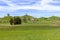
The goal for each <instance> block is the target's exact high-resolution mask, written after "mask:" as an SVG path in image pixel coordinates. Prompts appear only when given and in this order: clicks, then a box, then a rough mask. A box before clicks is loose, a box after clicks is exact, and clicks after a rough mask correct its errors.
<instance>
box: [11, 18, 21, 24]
mask: <svg viewBox="0 0 60 40" xmlns="http://www.w3.org/2000/svg"><path fill="white" fill-rule="evenodd" d="M10 24H11V25H12V24H14V25H16V24H21V19H20V18H19V17H14V18H11V19H10Z"/></svg>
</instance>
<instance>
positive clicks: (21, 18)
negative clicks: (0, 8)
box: [0, 14, 60, 25]
mask: <svg viewBox="0 0 60 40" xmlns="http://www.w3.org/2000/svg"><path fill="white" fill-rule="evenodd" d="M0 20H1V21H0V23H1V22H2V21H3V22H5V21H6V22H7V23H10V24H11V25H12V24H14V25H15V24H21V23H28V22H32V23H34V22H41V21H44V20H46V21H48V20H51V21H52V20H53V21H54V20H60V17H58V16H51V17H48V18H46V17H40V18H34V17H33V16H30V15H27V14H26V15H24V16H15V17H12V16H10V14H7V16H4V17H3V18H0Z"/></svg>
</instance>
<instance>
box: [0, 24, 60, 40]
mask: <svg viewBox="0 0 60 40" xmlns="http://www.w3.org/2000/svg"><path fill="white" fill-rule="evenodd" d="M0 40H60V27H59V26H57V27H56V26H49V25H39V24H24V25H23V24H22V25H15V26H14V25H13V26H11V25H7V26H6V25H5V26H3V25H1V26H0Z"/></svg>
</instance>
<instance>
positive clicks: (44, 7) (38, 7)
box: [0, 0, 60, 12]
mask: <svg viewBox="0 0 60 40" xmlns="http://www.w3.org/2000/svg"><path fill="white" fill-rule="evenodd" d="M0 1H3V2H5V3H6V4H8V5H9V6H0V11H3V10H5V11H10V12H11V11H15V10H19V9H35V10H47V11H60V6H53V5H49V4H48V3H50V2H53V1H52V0H42V1H38V2H37V3H36V4H34V5H29V6H28V5H26V6H25V5H24V6H20V5H17V4H15V3H13V2H12V1H10V0H0Z"/></svg>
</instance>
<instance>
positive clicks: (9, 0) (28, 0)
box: [0, 0, 60, 17]
mask: <svg viewBox="0 0 60 40" xmlns="http://www.w3.org/2000/svg"><path fill="white" fill-rule="evenodd" d="M7 13H9V14H10V15H11V16H22V15H25V14H26V13H27V14H28V15H31V16H34V17H50V16H60V0H0V17H3V16H6V15H7Z"/></svg>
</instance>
